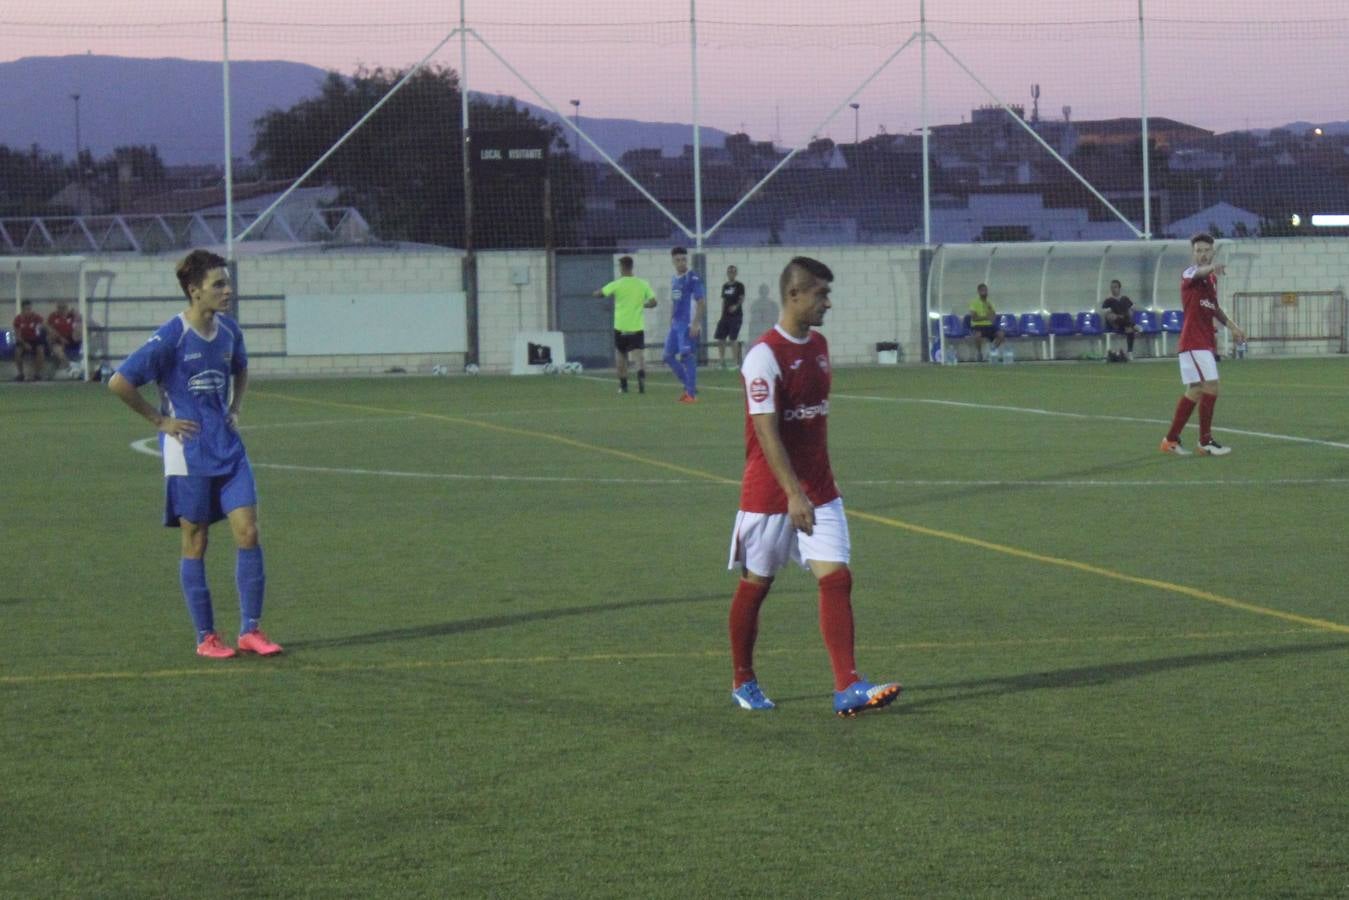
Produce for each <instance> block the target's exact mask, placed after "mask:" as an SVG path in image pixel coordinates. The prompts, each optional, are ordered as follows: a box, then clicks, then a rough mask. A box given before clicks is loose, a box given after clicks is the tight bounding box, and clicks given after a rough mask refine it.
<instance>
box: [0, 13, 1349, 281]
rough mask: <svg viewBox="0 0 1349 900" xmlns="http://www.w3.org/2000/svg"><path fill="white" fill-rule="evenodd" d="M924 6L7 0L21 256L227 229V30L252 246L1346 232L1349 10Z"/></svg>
mask: <svg viewBox="0 0 1349 900" xmlns="http://www.w3.org/2000/svg"><path fill="white" fill-rule="evenodd" d="M919 11H920V6H919V3H918V0H903V2H876V0H863V2H855V3H851V4H847V5H846V6H845V7H838V6H837V5H836V6H833V7H831V6H828V5H824V4H818V3H808V2H805V0H781V2H773V3H769V2H767V0H734V2H733V0H700V2H697V3H693V4H674V5H671V4H657V3H648V2H643V0H635V2H634V0H624V2H618V0H580V2H577V3H572V4H567V5H566V6H565V7H560V6H558V5H557V4H553V3H545V2H543V0H498V2H492V3H487V2H485V0H470V2H466V4H465V6H464V28H463V30H462V31H461V30H459V29H460V21H459V17H458V12H459V10H458V7H457V5H455V4H446V3H443V2H422V0H393V2H387V3H383V4H380V5H379V6H378V7H372V6H370V5H369V4H363V3H355V2H337V3H332V2H326V0H325V2H319V0H296V2H292V3H288V4H285V5H283V6H278V5H276V4H271V3H263V2H261V0H232V2H230V3H229V4H228V29H226V24H225V22H224V21H222V15H221V5H220V4H219V3H218V2H215V0H211V2H205V0H189V2H177V3H173V4H169V3H167V2H163V3H160V2H145V3H141V4H137V5H136V6H135V7H134V8H132V9H128V8H125V7H124V6H119V7H113V6H112V5H111V4H108V6H107V8H106V9H104V8H103V7H102V5H101V4H100V3H97V2H88V0H81V2H79V3H76V2H74V0H52V2H48V3H45V4H42V5H41V6H37V5H32V6H29V7H27V8H22V9H11V10H8V11H7V12H6V14H5V15H3V16H0V46H3V47H4V48H5V50H4V54H5V56H6V59H4V60H0V67H2V68H0V72H3V74H4V75H5V83H6V84H7V85H10V86H12V87H11V89H9V90H7V91H6V95H5V97H3V98H0V104H3V107H2V108H0V113H2V114H0V252H4V253H10V254H14V253H38V252H51V253H56V252H90V251H99V250H105V249H111V250H140V251H146V250H154V249H160V248H162V247H164V246H179V245H185V244H187V243H218V242H221V241H223V240H224V237H225V235H226V225H227V223H226V222H225V220H224V211H225V197H224V190H223V183H222V182H223V175H224V157H225V151H224V146H225V143H224V135H223V110H224V105H225V100H224V95H223V89H222V71H221V66H220V65H219V63H220V60H221V59H222V57H223V56H224V55H225V52H226V49H225V48H226V46H228V56H229V59H230V61H231V66H230V73H231V90H230V105H231V108H232V111H233V115H232V118H231V124H232V132H233V135H232V138H233V139H232V143H231V155H232V157H233V161H234V168H233V176H234V195H233V197H232V200H233V207H234V211H235V212H236V214H237V215H238V218H237V219H236V221H235V222H234V223H232V231H233V232H234V233H238V232H241V231H243V230H244V229H247V228H249V227H250V226H253V227H252V230H251V231H250V232H249V234H248V236H249V239H251V240H265V241H284V242H328V243H343V242H372V241H378V242H413V243H431V244H439V245H449V246H464V245H465V243H466V242H468V241H470V240H471V241H472V242H473V244H474V246H476V247H478V248H493V247H547V246H558V247H562V246H580V247H586V246H588V247H614V246H621V247H637V246H663V245H668V244H670V243H672V242H675V241H680V242H685V243H690V244H693V243H696V242H697V241H698V239H699V238H700V237H701V238H702V240H703V242H704V243H707V244H712V245H715V244H725V245H773V244H792V245H816V244H849V243H915V242H921V241H923V240H924V239H925V238H928V239H930V241H931V242H933V243H954V242H980V241H982V242H995V241H1023V240H1031V241H1075V240H1123V239H1131V238H1135V237H1138V236H1139V235H1140V234H1141V233H1143V232H1149V233H1150V234H1151V235H1153V236H1156V237H1165V236H1168V235H1171V236H1184V235H1186V234H1188V233H1190V232H1192V231H1196V230H1200V229H1206V230H1210V231H1212V232H1214V233H1215V234H1217V235H1218V236H1220V237H1222V236H1229V237H1231V236H1245V235H1286V234H1312V233H1316V234H1320V235H1325V234H1327V233H1331V234H1335V233H1340V234H1345V233H1349V229H1345V228H1339V229H1324V228H1319V229H1318V228H1316V227H1315V226H1313V225H1312V224H1311V223H1312V217H1313V216H1314V215H1316V214H1324V213H1345V212H1349V165H1347V164H1346V160H1349V155H1346V149H1347V148H1349V123H1347V122H1346V120H1349V114H1346V110H1345V107H1344V100H1343V98H1344V97H1346V96H1349V72H1346V71H1345V70H1344V68H1343V67H1341V66H1338V65H1335V64H1334V61H1335V58H1336V54H1337V53H1338V50H1339V48H1342V47H1343V46H1346V45H1349V10H1346V9H1345V8H1344V6H1343V4H1342V3H1339V2H1338V0H1293V2H1289V3H1284V4H1281V5H1280V6H1279V8H1278V10H1277V15H1276V14H1275V13H1273V12H1271V11H1269V10H1268V9H1267V7H1265V6H1264V5H1262V4H1258V3H1256V2H1254V0H1231V2H1229V3H1227V4H1225V5H1223V7H1222V8H1221V9H1216V10H1214V11H1212V13H1211V16H1212V17H1211V19H1208V20H1205V19H1200V18H1196V16H1195V14H1194V10H1193V7H1192V6H1189V5H1186V4H1182V3H1181V2H1179V0H1150V2H1146V3H1145V4H1144V5H1143V18H1142V20H1141V21H1140V18H1139V5H1138V3H1137V0H1103V2H1099V3H1096V4H1092V5H1091V6H1089V7H1083V6H1082V5H1081V4H1077V3H1070V2H1067V0H1044V2H1040V3H1038V4H1036V5H1035V6H1034V7H1033V8H1026V9H1017V10H1015V11H1010V10H1009V11H1006V12H1002V11H999V12H992V11H991V9H990V7H989V6H988V4H986V3H981V2H977V0H929V2H928V3H927V4H926V11H927V17H928V18H927V21H926V23H925V27H926V36H927V38H928V40H927V41H926V44H924V42H923V41H922V40H921V39H918V38H919V37H920V36H921V35H922V33H923V29H924V23H922V22H920V18H919ZM226 30H228V43H226V40H225V38H226ZM1140 39H1141V43H1140ZM924 46H926V56H927V66H926V78H925V79H924V69H923V66H922V59H923V55H924ZM277 60H286V61H287V62H284V63H281V62H276V61H277ZM418 63H422V64H423V65H424V67H425V68H424V69H422V70H421V71H420V72H419V73H418V74H417V75H416V76H414V77H413V78H412V79H410V80H409V81H408V82H407V84H406V85H404V86H403V87H402V88H401V89H400V90H399V91H398V93H397V95H395V96H393V97H392V98H390V99H388V101H387V102H386V103H385V105H384V106H383V107H381V108H380V109H379V110H378V111H377V112H376V113H374V114H373V115H371V116H370V118H369V120H368V121H367V122H365V124H364V125H363V126H362V127H361V128H360V129H358V130H357V132H356V133H355V134H354V135H353V136H352V137H351V138H350V140H349V141H348V142H347V143H346V144H344V145H343V146H342V147H340V148H339V149H337V150H336V151H334V152H333V153H332V155H331V157H330V158H329V159H327V160H326V161H325V162H324V163H323V164H322V165H321V166H319V167H318V168H316V169H315V170H314V171H313V172H312V173H310V174H309V175H308V177H307V178H306V179H305V181H304V183H303V185H302V186H301V187H300V188H299V189H297V190H296V191H294V192H293V193H291V194H290V195H289V196H288V197H287V198H286V202H285V204H284V205H283V206H281V207H277V208H275V209H273V206H272V205H273V203H274V202H275V201H276V200H277V199H278V198H279V197H280V195H281V194H282V192H283V191H285V190H286V189H287V188H288V187H290V186H291V185H292V184H294V183H295V179H296V178H298V177H299V176H301V175H303V174H305V173H306V172H307V171H308V169H309V168H310V167H311V166H313V165H314V163H315V162H316V161H318V160H319V158H320V157H321V156H322V155H323V154H324V153H325V152H327V151H328V150H329V149H331V148H332V146H333V144H334V143H335V142H336V141H338V140H339V139H340V138H341V137H342V136H343V135H344V134H345V133H346V132H347V130H348V129H350V128H351V127H352V126H353V125H354V124H355V123H356V122H358V121H359V120H360V119H361V118H362V116H364V115H365V114H367V113H368V112H369V111H370V110H371V109H372V108H373V107H374V106H375V105H376V104H377V103H379V102H380V100H381V99H382V98H384V97H385V96H386V95H387V94H388V93H389V92H390V90H391V89H393V88H394V87H395V85H397V84H398V83H399V81H400V79H401V78H402V76H403V75H405V74H406V73H408V72H409V70H410V69H411V68H412V67H413V66H415V65H417V64H418ZM695 73H696V77H695ZM465 79H467V85H468V88H469V90H470V92H471V94H470V96H471V100H472V102H471V104H470V106H471V109H470V115H469V124H470V134H471V135H472V137H473V141H472V142H471V143H470V148H471V149H470V152H469V169H470V183H471V185H472V190H471V197H472V202H471V203H470V204H466V203H465V197H464V171H463V170H464V165H463V148H464V141H463V132H462V129H461V109H460V103H459V88H460V86H461V85H462V84H464V82H465ZM924 84H926V92H924V90H923V88H924ZM512 98H513V99H512ZM695 98H696V99H695ZM925 105H926V110H927V121H928V122H929V124H930V126H931V131H930V141H929V147H928V150H929V163H928V166H927V168H926V170H925V169H924V167H923V153H922V140H921V132H920V126H921V124H922V121H923V111H924V106H925ZM1145 105H1146V111H1147V115H1148V134H1149V138H1150V142H1151V145H1152V149H1151V152H1150V154H1149V156H1148V166H1147V168H1146V175H1145V167H1144V165H1143V161H1144V160H1143V155H1144V154H1143V149H1142V148H1143V143H1142V120H1141V118H1140V117H1141V114H1142V112H1143V110H1144V106H1145ZM695 120H696V121H698V122H699V123H700V124H701V126H702V127H701V130H700V135H699V140H698V142H699V145H700V152H699V153H698V154H696V155H695V154H694V152H693V146H692V145H693V144H694V142H695V137H694V131H693V128H692V123H693V122H694V121H695ZM578 131H580V132H583V133H584V138H582V137H580V136H578V134H577V132H578ZM484 150H496V151H499V152H500V153H501V155H500V156H499V157H484V156H483V155H482V151H484ZM512 151H517V153H519V154H524V155H515V156H513V155H512ZM527 151H528V152H527ZM534 153H537V154H538V155H533V154H534ZM789 155H790V158H788V157H789ZM695 157H696V163H697V165H695ZM925 176H926V182H927V185H928V192H927V197H928V198H929V201H930V202H929V204H928V209H927V211H926V214H925V208H924V196H925V193H924V182H925ZM1145 179H1146V182H1147V184H1146V189H1147V190H1146V194H1147V198H1148V199H1147V200H1146V201H1145V199H1144V198H1145ZM267 210H271V211H272V213H273V214H272V215H271V216H270V217H268V219H267V220H266V221H264V222H259V223H258V224H257V225H254V224H253V223H254V222H255V220H256V219H257V217H258V215H259V214H260V213H262V212H264V211H267ZM91 217H93V218H91ZM97 217H102V218H97ZM211 238H215V239H216V240H209V239H211Z"/></svg>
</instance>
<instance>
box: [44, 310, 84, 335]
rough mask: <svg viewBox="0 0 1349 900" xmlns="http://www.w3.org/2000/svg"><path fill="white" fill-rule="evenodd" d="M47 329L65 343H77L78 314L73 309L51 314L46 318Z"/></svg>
mask: <svg viewBox="0 0 1349 900" xmlns="http://www.w3.org/2000/svg"><path fill="white" fill-rule="evenodd" d="M47 327H48V328H50V329H51V330H52V331H55V332H56V333H57V334H59V335H61V337H63V338H65V339H66V340H67V341H78V340H79V339H80V338H79V330H80V314H79V313H77V312H75V310H73V309H67V310H66V311H65V312H53V313H52V314H51V315H49V316H47Z"/></svg>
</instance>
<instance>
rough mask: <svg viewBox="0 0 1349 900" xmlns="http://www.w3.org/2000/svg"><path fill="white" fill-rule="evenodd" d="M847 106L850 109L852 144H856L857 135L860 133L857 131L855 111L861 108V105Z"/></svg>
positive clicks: (852, 104)
mask: <svg viewBox="0 0 1349 900" xmlns="http://www.w3.org/2000/svg"><path fill="white" fill-rule="evenodd" d="M848 105H849V106H851V107H852V142H853V143H854V144H856V143H858V140H857V138H858V135H859V134H860V132H859V131H858V130H857V110H858V109H860V108H861V106H862V104H860V103H849V104H848Z"/></svg>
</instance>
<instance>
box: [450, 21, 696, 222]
mask: <svg viewBox="0 0 1349 900" xmlns="http://www.w3.org/2000/svg"><path fill="white" fill-rule="evenodd" d="M471 33H472V35H473V37H474V38H475V39H476V40H477V41H478V43H479V44H482V46H483V49H484V50H486V51H487V52H488V53H490V54H492V57H493V58H494V59H495V60H496V61H497V62H499V63H501V65H502V68H504V69H505V70H506V71H507V72H510V73H511V74H512V75H514V76H515V77H516V78H517V79H519V81H520V83H521V84H523V85H524V86H525V87H526V88H528V89H529V91H530V93H532V94H533V95H534V96H535V97H537V98H538V99H539V102H540V103H542V104H543V105H544V106H546V107H547V108H548V109H550V110H552V111H553V114H554V115H556V116H557V120H558V124H559V125H566V126H567V127H568V128H570V129H572V130H573V131H575V132H576V136H577V138H579V139H580V140H583V141H585V142H586V143H587V144H589V145H590V149H591V150H594V151H595V155H596V156H597V157H599V158H600V159H602V160H604V161H605V162H607V163H608V164H609V165H610V166H611V167H612V168H613V170H614V171H615V172H617V173H618V174H619V175H621V176H623V178H624V179H626V180H627V182H628V184H630V185H632V188H633V190H635V191H637V193H639V194H641V195H642V196H643V197H645V198H646V199H647V200H648V201H649V202H650V203H651V205H652V206H654V207H655V208H656V210H657V211H659V212H660V214H661V215H663V216H665V218H667V219H669V220H670V221H671V222H672V223H673V224H674V226H675V227H676V228H678V229H679V230H680V231H682V232H684V234H686V235H688V236H689V237H693V232H692V231H690V230H689V227H688V226H687V225H685V224H684V223H683V222H681V221H679V219H678V218H677V217H676V216H675V214H674V213H672V212H670V211H669V210H668V209H666V208H665V205H664V204H663V203H661V202H660V201H659V200H657V199H656V198H655V197H654V196H653V195H652V193H651V192H650V191H648V190H647V189H646V188H644V187H642V183H641V182H640V181H638V180H637V179H635V178H633V177H632V176H631V175H629V174H628V172H627V170H626V169H624V168H623V167H622V166H621V165H619V164H618V162H617V161H615V160H614V158H613V157H612V156H610V155H609V154H608V152H607V151H606V150H605V149H604V148H603V147H601V146H600V145H599V144H597V143H595V142H594V141H592V140H591V139H590V136H589V135H587V134H586V133H585V132H584V131H581V130H580V129H579V128H577V127H576V125H575V124H574V123H572V122H570V121H568V120H567V117H566V116H565V115H563V114H562V111H561V110H560V109H558V108H557V107H556V106H554V105H553V101H551V100H549V99H548V97H547V95H545V94H544V93H543V92H542V91H540V90H539V89H538V88H536V87H535V86H534V84H533V83H532V82H531V81H530V80H529V79H528V78H526V77H525V76H524V73H522V72H521V71H520V70H519V69H517V68H516V67H515V66H513V65H511V61H510V60H508V59H507V58H506V57H504V56H502V55H501V54H500V53H498V52H497V49H496V48H495V47H493V46H492V45H491V44H489V43H487V41H485V40H483V38H482V35H480V34H478V33H477V32H476V31H474V32H471Z"/></svg>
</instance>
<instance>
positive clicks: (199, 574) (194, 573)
mask: <svg viewBox="0 0 1349 900" xmlns="http://www.w3.org/2000/svg"><path fill="white" fill-rule="evenodd" d="M178 580H179V582H180V583H181V584H182V586H183V599H184V600H186V601H187V614H188V615H190V616H191V617H192V625H193V627H194V628H196V629H197V643H198V644H200V643H201V642H202V640H203V639H205V637H206V635H208V634H210V633H211V632H212V631H215V616H214V615H213V614H212V612H211V591H210V590H209V589H208V588H207V587H206V561H205V560H203V559H186V558H184V559H181V560H179V562H178Z"/></svg>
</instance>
